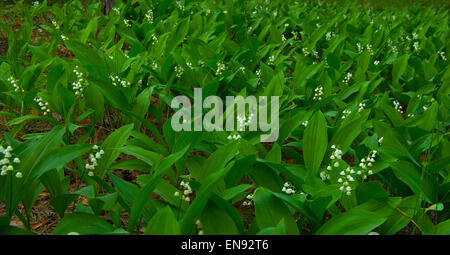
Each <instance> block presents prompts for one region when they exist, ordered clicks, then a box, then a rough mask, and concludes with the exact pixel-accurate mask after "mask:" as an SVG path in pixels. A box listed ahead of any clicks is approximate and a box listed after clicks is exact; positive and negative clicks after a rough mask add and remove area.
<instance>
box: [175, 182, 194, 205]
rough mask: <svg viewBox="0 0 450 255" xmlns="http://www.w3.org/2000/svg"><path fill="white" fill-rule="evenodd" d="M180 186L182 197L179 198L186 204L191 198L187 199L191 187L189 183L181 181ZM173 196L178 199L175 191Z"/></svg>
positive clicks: (177, 192)
mask: <svg viewBox="0 0 450 255" xmlns="http://www.w3.org/2000/svg"><path fill="white" fill-rule="evenodd" d="M180 186H181V188H182V189H183V195H182V196H181V199H183V200H184V201H186V202H190V201H191V198H190V197H189V195H190V194H192V188H191V186H189V182H187V181H186V182H184V181H181V182H180ZM174 196H176V197H179V196H180V192H179V191H175V193H174Z"/></svg>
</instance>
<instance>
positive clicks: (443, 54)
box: [438, 51, 447, 61]
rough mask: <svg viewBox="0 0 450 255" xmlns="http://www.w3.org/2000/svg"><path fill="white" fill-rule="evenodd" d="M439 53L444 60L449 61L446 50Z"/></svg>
mask: <svg viewBox="0 0 450 255" xmlns="http://www.w3.org/2000/svg"><path fill="white" fill-rule="evenodd" d="M438 54H439V56H440V57H441V58H442V60H444V61H447V57H446V56H445V52H444V51H439V52H438Z"/></svg>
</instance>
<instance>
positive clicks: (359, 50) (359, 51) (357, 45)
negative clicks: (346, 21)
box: [356, 43, 364, 54]
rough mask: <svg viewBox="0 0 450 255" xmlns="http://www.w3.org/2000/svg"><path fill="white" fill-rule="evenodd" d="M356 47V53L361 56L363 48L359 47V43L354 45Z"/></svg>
mask: <svg viewBox="0 0 450 255" xmlns="http://www.w3.org/2000/svg"><path fill="white" fill-rule="evenodd" d="M356 47H357V48H358V53H359V54H361V53H362V52H363V49H364V48H363V47H362V46H361V43H356Z"/></svg>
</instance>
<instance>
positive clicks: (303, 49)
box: [302, 47, 311, 57]
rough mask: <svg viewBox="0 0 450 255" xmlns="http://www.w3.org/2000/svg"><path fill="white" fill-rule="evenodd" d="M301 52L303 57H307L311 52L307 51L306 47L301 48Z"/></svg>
mask: <svg viewBox="0 0 450 255" xmlns="http://www.w3.org/2000/svg"><path fill="white" fill-rule="evenodd" d="M302 52H303V55H305V57H307V56H309V54H311V52H310V51H309V49H308V48H307V47H304V48H302Z"/></svg>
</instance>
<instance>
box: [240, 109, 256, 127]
mask: <svg viewBox="0 0 450 255" xmlns="http://www.w3.org/2000/svg"><path fill="white" fill-rule="evenodd" d="M254 116H255V114H254V113H253V112H251V113H250V114H249V115H248V118H246V117H245V116H241V115H239V116H237V121H238V131H244V130H245V127H247V126H249V125H250V123H251V122H252V120H253V117H254Z"/></svg>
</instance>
